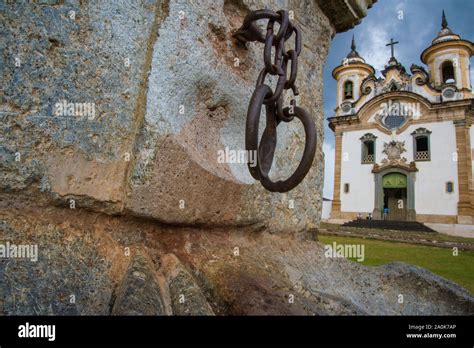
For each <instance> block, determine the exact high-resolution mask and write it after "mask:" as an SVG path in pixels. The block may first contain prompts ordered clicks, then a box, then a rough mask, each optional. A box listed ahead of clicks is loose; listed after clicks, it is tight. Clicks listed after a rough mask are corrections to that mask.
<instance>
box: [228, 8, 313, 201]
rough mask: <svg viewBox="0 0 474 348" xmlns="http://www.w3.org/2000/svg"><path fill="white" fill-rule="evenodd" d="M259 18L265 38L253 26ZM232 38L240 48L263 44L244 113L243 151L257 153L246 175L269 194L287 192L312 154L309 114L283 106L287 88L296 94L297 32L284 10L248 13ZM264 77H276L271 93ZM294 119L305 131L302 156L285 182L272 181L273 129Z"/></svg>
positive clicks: (306, 167) (299, 42) (299, 178)
mask: <svg viewBox="0 0 474 348" xmlns="http://www.w3.org/2000/svg"><path fill="white" fill-rule="evenodd" d="M261 19H266V20H268V23H267V27H266V33H265V35H264V34H263V33H262V31H261V30H260V29H259V27H258V26H257V24H256V21H258V20H261ZM275 23H278V24H279V26H280V27H279V29H278V33H277V34H276V35H275V33H274V26H275ZM293 34H294V36H295V43H294V49H291V50H288V51H285V42H286V41H288V40H289V39H290V38H291V36H293ZM234 37H235V38H236V39H237V40H238V41H239V42H240V43H241V44H242V45H244V46H245V45H246V42H248V41H257V42H261V43H263V44H264V45H265V46H264V49H263V62H264V68H263V69H262V70H261V71H260V74H259V75H258V78H257V83H256V86H255V91H254V92H253V94H252V98H251V99H250V103H249V107H248V112H247V123H246V131H245V148H246V150H247V151H255V153H256V154H257V165H256V166H253V167H252V166H251V165H250V164H249V171H250V174H251V175H252V177H253V178H254V179H256V180H259V181H260V182H261V183H262V185H263V186H264V187H265V188H266V189H267V190H269V191H272V192H287V191H290V190H292V189H293V188H295V187H296V186H297V185H298V184H299V183H300V182H301V181H302V180H303V179H304V177H305V176H306V174H307V173H308V171H309V169H310V168H311V165H312V163H313V159H314V155H315V153H316V128H315V126H314V122H313V119H312V117H311V115H310V114H309V113H308V112H307V111H306V110H304V109H303V108H300V107H298V106H296V100H295V99H292V100H291V103H290V106H289V107H285V108H284V107H283V92H284V91H285V90H288V89H291V90H292V92H293V95H294V96H297V95H298V94H299V92H298V88H297V87H296V85H295V82H296V77H297V74H298V57H299V55H300V53H301V48H302V39H301V32H300V30H299V29H298V28H297V27H296V26H295V25H293V24H292V23H291V21H290V20H289V16H288V12H287V11H285V10H280V11H278V12H274V11H271V10H257V11H252V12H250V13H249V14H248V15H247V16H246V17H245V19H244V21H243V24H242V26H241V27H240V28H239V30H238V31H237V32H236V33H235V34H234ZM273 51H274V52H273ZM272 55H273V61H272ZM288 66H289V67H290V77H289V78H288V79H287V76H288V75H287V73H288V71H287V70H288ZM267 75H273V76H278V80H277V82H276V86H275V90H274V91H273V90H272V89H271V88H270V87H269V86H268V85H267V84H265V78H266V77H267ZM263 105H265V111H266V121H267V122H266V127H265V130H264V131H263V134H262V138H261V139H260V143H259V141H258V125H259V121H260V113H261V110H262V106H263ZM295 117H297V118H298V119H299V120H300V121H301V122H302V123H303V126H304V129H305V136H306V142H305V147H304V151H303V157H302V159H301V162H300V164H299V165H298V167H297V169H296V171H295V172H294V173H293V174H292V175H291V176H290V177H289V178H288V179H286V180H284V181H277V182H273V181H271V180H270V178H269V176H268V174H269V172H270V169H271V166H272V163H273V157H274V154H275V148H276V142H277V132H276V130H277V126H278V124H279V123H280V122H282V121H283V122H291V121H292V120H293V119H294V118H295Z"/></svg>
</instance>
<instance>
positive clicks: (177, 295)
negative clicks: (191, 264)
mask: <svg viewBox="0 0 474 348" xmlns="http://www.w3.org/2000/svg"><path fill="white" fill-rule="evenodd" d="M163 272H164V274H165V277H166V280H167V283H168V286H169V290H170V296H171V305H172V308H173V314H175V315H213V314H214V312H213V311H212V308H211V306H210V305H209V303H208V302H207V300H206V298H205V297H204V294H203V293H202V291H201V289H200V288H199V285H198V284H197V283H196V281H195V280H194V278H193V276H192V275H191V274H190V273H189V272H188V271H187V269H186V268H185V267H184V266H183V265H182V264H181V262H180V261H179V260H178V258H177V257H176V256H175V255H174V254H166V255H165V256H163Z"/></svg>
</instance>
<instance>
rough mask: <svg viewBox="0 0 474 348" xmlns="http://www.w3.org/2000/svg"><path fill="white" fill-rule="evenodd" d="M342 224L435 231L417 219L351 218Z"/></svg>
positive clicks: (360, 226) (400, 229) (347, 225)
mask: <svg viewBox="0 0 474 348" xmlns="http://www.w3.org/2000/svg"><path fill="white" fill-rule="evenodd" d="M342 226H346V227H359V228H378V229H386V230H399V231H419V232H435V231H434V230H432V229H431V228H429V227H428V226H426V225H424V224H422V223H421V222H418V221H390V220H352V221H349V222H346V223H345V224H343V225H342Z"/></svg>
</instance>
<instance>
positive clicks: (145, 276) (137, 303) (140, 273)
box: [112, 256, 165, 315]
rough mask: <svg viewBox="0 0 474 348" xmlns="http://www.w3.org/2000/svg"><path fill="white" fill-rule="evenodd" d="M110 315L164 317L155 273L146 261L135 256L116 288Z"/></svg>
mask: <svg viewBox="0 0 474 348" xmlns="http://www.w3.org/2000/svg"><path fill="white" fill-rule="evenodd" d="M116 296H117V297H116V299H115V301H114V304H113V308H112V315H164V314H165V310H164V307H163V304H162V300H161V291H160V287H159V285H158V282H157V280H156V279H155V271H154V270H153V269H152V268H150V266H149V265H148V263H147V261H146V259H145V258H144V257H142V256H135V257H134V258H133V260H132V261H131V263H130V266H129V268H128V270H127V273H126V274H125V276H124V279H123V280H122V282H121V284H120V285H119V287H118V290H117V295H116Z"/></svg>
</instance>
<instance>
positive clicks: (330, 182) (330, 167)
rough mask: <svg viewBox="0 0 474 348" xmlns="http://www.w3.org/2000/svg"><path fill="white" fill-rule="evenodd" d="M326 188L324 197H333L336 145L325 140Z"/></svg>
mask: <svg viewBox="0 0 474 348" xmlns="http://www.w3.org/2000/svg"><path fill="white" fill-rule="evenodd" d="M323 152H324V188H323V197H324V198H329V199H332V195H333V189H334V155H335V151H334V145H333V144H331V143H329V142H328V141H327V140H324V143H323Z"/></svg>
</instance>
